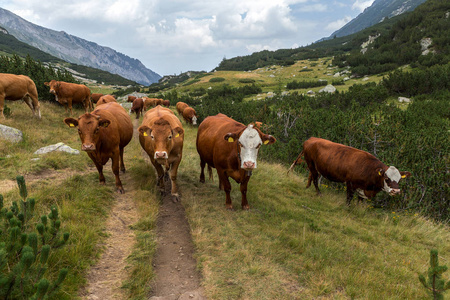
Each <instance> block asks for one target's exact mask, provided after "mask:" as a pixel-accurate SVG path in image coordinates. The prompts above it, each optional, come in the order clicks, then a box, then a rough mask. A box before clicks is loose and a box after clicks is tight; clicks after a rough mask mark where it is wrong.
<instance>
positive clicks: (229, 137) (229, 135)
mask: <svg viewBox="0 0 450 300" xmlns="http://www.w3.org/2000/svg"><path fill="white" fill-rule="evenodd" d="M237 138H238V135H237V134H236V133H231V132H230V133H227V134H225V136H224V137H223V139H224V140H225V141H228V142H229V143H233V142H234V141H235V140H236V139H237Z"/></svg>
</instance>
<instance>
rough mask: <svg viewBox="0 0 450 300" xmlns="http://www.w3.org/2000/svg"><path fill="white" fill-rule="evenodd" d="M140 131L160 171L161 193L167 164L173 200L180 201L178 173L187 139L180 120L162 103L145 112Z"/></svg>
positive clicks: (143, 143)
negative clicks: (184, 143) (184, 142)
mask: <svg viewBox="0 0 450 300" xmlns="http://www.w3.org/2000/svg"><path fill="white" fill-rule="evenodd" d="M138 131H139V142H140V143H141V146H142V148H143V149H144V150H145V152H147V154H148V156H149V157H150V160H151V162H152V164H153V166H154V167H155V169H156V171H157V173H158V182H159V188H160V190H161V193H164V190H165V189H164V173H165V172H164V170H163V167H165V169H166V172H169V174H170V179H171V180H172V191H171V194H172V199H173V201H174V202H176V201H178V200H179V195H178V187H177V172H178V166H179V165H180V162H181V158H182V156H183V140H184V130H183V126H182V125H181V122H180V120H179V119H178V118H177V117H176V116H175V115H174V113H173V112H172V111H171V110H170V109H168V108H165V107H162V106H160V105H158V106H157V107H155V108H152V109H150V110H149V111H147V112H146V113H145V115H144V119H143V120H142V125H141V126H140V127H139V128H138Z"/></svg>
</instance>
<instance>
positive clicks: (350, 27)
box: [319, 0, 426, 41]
mask: <svg viewBox="0 0 450 300" xmlns="http://www.w3.org/2000/svg"><path fill="white" fill-rule="evenodd" d="M425 1H426V0H375V1H374V2H373V3H372V5H371V6H369V7H367V8H366V9H365V10H364V11H363V12H362V13H360V14H359V15H358V16H357V17H356V18H354V19H352V20H351V21H350V22H348V23H347V24H345V25H344V26H342V27H341V28H340V29H338V30H336V31H335V32H333V33H332V34H331V35H330V36H329V37H328V38H323V39H322V40H324V39H331V38H334V37H342V36H346V35H350V34H353V33H356V32H359V31H361V30H363V29H365V28H368V27H370V26H373V25H375V24H377V23H380V22H382V21H383V20H384V19H385V18H392V17H395V16H398V15H401V14H403V13H405V12H408V11H413V10H414V9H415V8H416V7H417V6H419V5H420V4H422V3H424V2H425ZM319 41H320V40H319Z"/></svg>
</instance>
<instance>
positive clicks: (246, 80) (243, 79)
mask: <svg viewBox="0 0 450 300" xmlns="http://www.w3.org/2000/svg"><path fill="white" fill-rule="evenodd" d="M239 83H255V79H251V78H241V79H239Z"/></svg>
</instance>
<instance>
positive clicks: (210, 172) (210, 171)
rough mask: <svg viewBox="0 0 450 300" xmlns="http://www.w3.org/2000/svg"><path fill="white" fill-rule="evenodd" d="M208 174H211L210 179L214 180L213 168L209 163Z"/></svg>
mask: <svg viewBox="0 0 450 300" xmlns="http://www.w3.org/2000/svg"><path fill="white" fill-rule="evenodd" d="M208 175H209V180H211V181H212V182H214V177H213V172H212V168H211V166H210V165H208Z"/></svg>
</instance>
